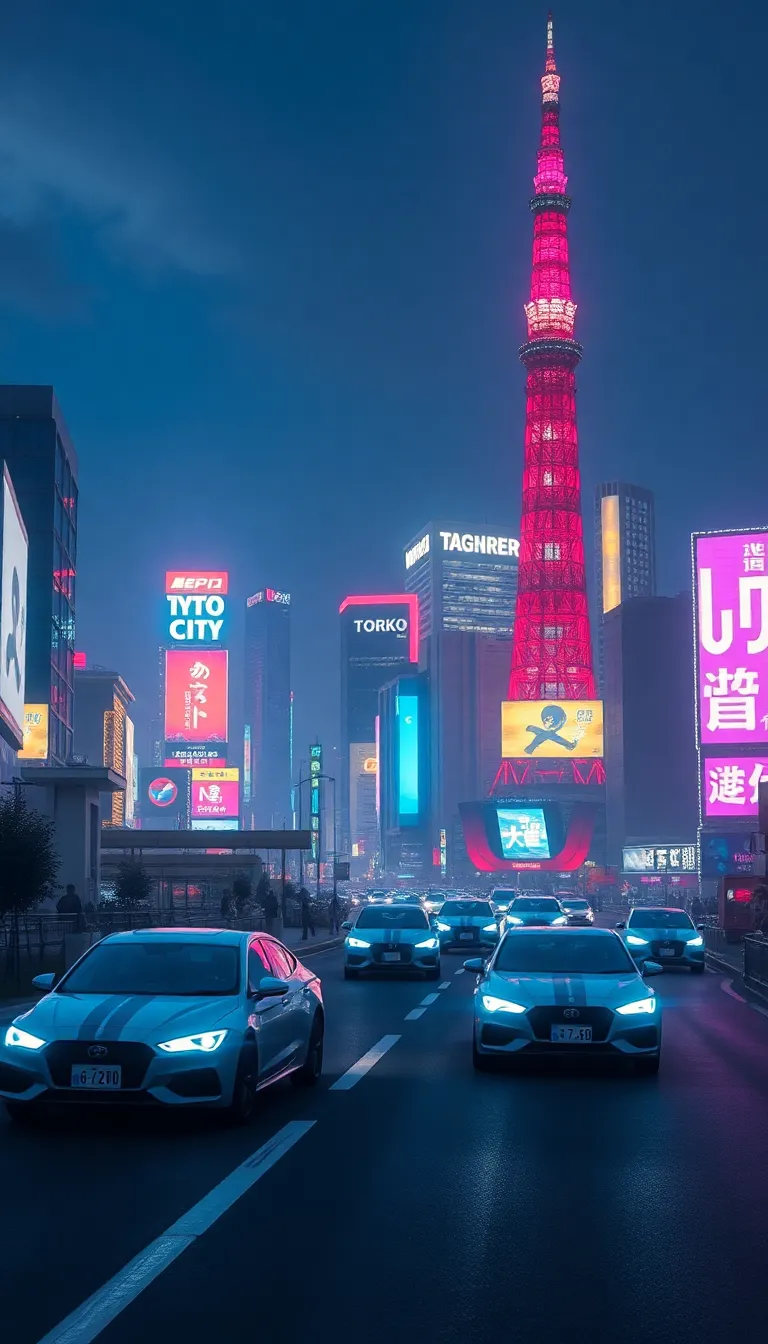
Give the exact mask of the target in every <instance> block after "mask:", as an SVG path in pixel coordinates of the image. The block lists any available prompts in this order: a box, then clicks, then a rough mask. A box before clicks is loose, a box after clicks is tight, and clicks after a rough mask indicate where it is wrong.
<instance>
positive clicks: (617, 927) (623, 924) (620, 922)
mask: <svg viewBox="0 0 768 1344" xmlns="http://www.w3.org/2000/svg"><path fill="white" fill-rule="evenodd" d="M613 927H614V929H626V927H627V926H626V924H625V922H624V920H623V919H621V920H619V923H618V924H614V926H613Z"/></svg>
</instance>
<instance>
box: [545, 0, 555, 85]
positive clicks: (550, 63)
mask: <svg viewBox="0 0 768 1344" xmlns="http://www.w3.org/2000/svg"><path fill="white" fill-rule="evenodd" d="M544 69H545V70H546V71H547V73H550V72H551V71H555V70H557V66H556V65H555V38H554V24H553V22H552V10H551V9H550V11H549V13H548V15H547V61H546V65H545V66H544Z"/></svg>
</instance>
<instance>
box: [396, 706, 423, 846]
mask: <svg viewBox="0 0 768 1344" xmlns="http://www.w3.org/2000/svg"><path fill="white" fill-rule="evenodd" d="M397 739H398V755H397V763H398V807H397V810H398V812H399V814H400V819H401V822H402V823H403V824H404V825H408V823H409V822H411V823H412V824H413V823H416V822H417V821H418V817H419V801H420V800H419V698H418V696H417V695H399V696H398V697H397Z"/></svg>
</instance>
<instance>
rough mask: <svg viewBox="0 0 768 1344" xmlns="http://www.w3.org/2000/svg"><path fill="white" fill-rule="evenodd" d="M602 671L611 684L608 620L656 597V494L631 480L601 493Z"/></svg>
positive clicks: (599, 613) (597, 542)
mask: <svg viewBox="0 0 768 1344" xmlns="http://www.w3.org/2000/svg"><path fill="white" fill-rule="evenodd" d="M595 566H596V578H597V604H598V611H597V617H598V619H597V669H598V679H599V683H600V689H601V691H602V689H603V687H604V685H605V669H604V653H603V619H604V617H605V616H606V615H607V614H608V612H609V611H613V610H614V608H615V607H618V606H620V605H621V603H622V602H627V601H628V600H629V599H630V598H632V597H655V596H656V524H655V513H654V503H653V494H652V493H651V491H650V490H644V489H643V488H642V486H639V485H629V484H627V482H626V481H608V482H604V483H603V484H602V485H598V487H597V490H596V492H595Z"/></svg>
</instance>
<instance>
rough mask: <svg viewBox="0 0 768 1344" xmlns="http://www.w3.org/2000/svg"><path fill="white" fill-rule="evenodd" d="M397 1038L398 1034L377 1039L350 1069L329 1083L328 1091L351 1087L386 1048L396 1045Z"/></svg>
mask: <svg viewBox="0 0 768 1344" xmlns="http://www.w3.org/2000/svg"><path fill="white" fill-rule="evenodd" d="M399 1040H400V1037H399V1036H382V1038H381V1040H380V1041H377V1042H376V1044H375V1045H372V1046H371V1048H370V1050H366V1052H365V1054H364V1055H361V1056H360V1058H359V1059H358V1061H357V1063H356V1064H353V1065H352V1068H351V1069H347V1072H346V1073H343V1074H342V1075H341V1077H340V1078H337V1079H336V1082H335V1083H332V1084H331V1086H330V1087H329V1089H328V1091H329V1092H348V1091H349V1089H350V1088H351V1087H354V1086H355V1083H359V1082H360V1079H361V1078H364V1077H365V1075H366V1073H370V1071H371V1069H372V1068H373V1066H374V1064H378V1062H379V1060H380V1059H382V1058H383V1057H384V1055H386V1053H387V1051H388V1050H391V1049H392V1046H393V1045H397V1042H398V1041H399Z"/></svg>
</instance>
